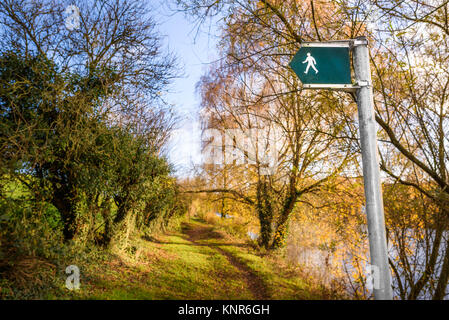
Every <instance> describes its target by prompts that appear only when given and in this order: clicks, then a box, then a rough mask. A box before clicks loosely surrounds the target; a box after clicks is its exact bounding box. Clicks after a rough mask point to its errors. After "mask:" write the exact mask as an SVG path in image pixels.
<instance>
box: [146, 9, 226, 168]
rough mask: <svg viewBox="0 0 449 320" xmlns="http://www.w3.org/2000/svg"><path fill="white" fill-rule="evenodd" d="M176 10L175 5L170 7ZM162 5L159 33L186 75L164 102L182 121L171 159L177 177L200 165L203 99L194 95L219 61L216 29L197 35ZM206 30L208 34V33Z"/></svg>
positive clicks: (189, 24)
mask: <svg viewBox="0 0 449 320" xmlns="http://www.w3.org/2000/svg"><path fill="white" fill-rule="evenodd" d="M170 7H171V8H174V5H170ZM169 9H170V8H169V6H168V5H167V4H166V3H164V2H161V5H160V6H158V7H157V8H155V13H154V16H155V18H156V20H157V21H159V23H160V26H159V31H160V33H161V34H162V35H164V36H165V45H166V46H167V48H168V49H169V50H170V51H171V52H173V53H174V54H175V55H176V56H177V57H178V59H179V62H180V64H181V65H182V66H183V72H182V73H183V76H182V77H180V78H179V79H176V80H175V81H174V82H173V85H172V86H171V90H170V91H171V92H170V93H169V94H167V95H166V96H165V97H164V99H165V100H166V101H167V102H169V103H170V104H173V105H174V110H175V112H176V114H177V115H178V117H179V118H180V122H179V124H178V126H177V129H176V130H175V132H174V133H173V136H172V139H171V142H170V146H169V158H170V161H171V162H172V163H173V164H174V165H175V168H176V170H177V175H178V176H186V175H189V174H191V168H192V164H198V163H200V162H201V154H200V135H201V132H200V128H199V123H198V114H199V110H200V99H199V96H198V95H197V94H196V93H195V86H196V83H197V82H198V81H199V79H200V77H201V75H202V74H203V72H204V71H205V70H206V68H207V66H208V64H209V63H210V62H212V61H214V60H215V59H217V57H218V55H217V50H216V38H215V37H213V36H210V35H209V34H211V33H212V34H216V29H215V26H214V25H212V26H211V28H210V29H209V25H207V29H206V28H203V29H201V30H200V32H197V28H196V25H195V24H194V23H193V22H192V21H189V20H190V19H188V18H186V17H185V16H184V14H182V13H174V12H173V11H170V10H169ZM206 31H207V32H206Z"/></svg>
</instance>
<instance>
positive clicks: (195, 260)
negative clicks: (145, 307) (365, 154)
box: [40, 220, 327, 300]
mask: <svg viewBox="0 0 449 320" xmlns="http://www.w3.org/2000/svg"><path fill="white" fill-rule="evenodd" d="M129 243H130V245H129V246H128V247H127V248H125V249H120V250H119V249H117V248H116V249H112V250H111V251H110V252H105V251H101V250H100V249H98V250H92V252H90V253H89V254H87V255H86V256H85V257H83V256H82V255H80V256H79V257H78V258H74V259H73V260H70V261H67V265H68V264H76V265H78V266H79V267H80V273H81V278H80V283H81V288H80V289H79V290H77V291H69V290H68V289H66V288H65V279H66V275H65V274H64V271H63V269H62V268H61V267H60V268H59V269H62V270H58V271H57V274H56V275H55V276H54V277H53V278H52V279H51V280H49V281H51V282H52V286H49V288H48V290H47V292H45V293H44V294H43V295H40V297H41V298H44V299H200V300H201V299H257V298H258V297H259V298H260V295H259V294H260V292H259V291H258V290H259V289H261V290H262V291H263V292H264V294H265V297H266V298H269V299H323V298H327V296H326V294H325V291H324V290H323V288H320V287H317V286H314V285H311V284H310V282H309V281H306V280H304V279H303V278H301V275H300V273H298V272H297V270H295V269H294V268H292V267H289V266H288V265H285V264H283V263H282V262H281V260H280V259H279V257H277V256H273V255H264V256H262V255H261V254H260V253H258V252H257V251H256V250H254V249H251V247H250V246H248V245H247V244H245V243H244V242H243V241H242V240H238V239H237V240H236V239H235V238H232V237H229V236H228V235H226V234H225V233H223V232H222V231H220V230H218V229H217V228H216V227H215V226H212V225H209V224H206V223H204V222H201V221H194V220H190V221H189V222H186V223H184V224H183V229H182V231H179V232H172V233H168V234H165V235H160V236H157V237H155V238H151V239H142V238H138V239H130V241H129Z"/></svg>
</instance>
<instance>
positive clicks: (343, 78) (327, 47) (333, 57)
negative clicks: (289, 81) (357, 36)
mask: <svg viewBox="0 0 449 320" xmlns="http://www.w3.org/2000/svg"><path fill="white" fill-rule="evenodd" d="M289 65H290V67H291V68H292V69H293V71H295V73H296V74H297V75H298V77H299V79H300V80H301V82H302V83H303V84H304V85H307V84H312V85H315V84H316V85H318V84H319V85H350V84H351V68H350V64H349V44H348V43H347V42H343V43H326V42H321V43H319V42H315V43H312V42H310V43H304V44H302V46H301V48H300V49H299V50H298V52H297V53H296V55H295V56H294V57H293V60H292V61H291V62H290V64H289ZM321 87H326V86H321ZM329 87H330V88H331V87H332V86H329Z"/></svg>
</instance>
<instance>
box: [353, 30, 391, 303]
mask: <svg viewBox="0 0 449 320" xmlns="http://www.w3.org/2000/svg"><path fill="white" fill-rule="evenodd" d="M353 62H354V73H355V78H356V81H357V84H358V85H359V86H360V88H359V89H357V90H356V96H357V109H358V113H359V130H360V142H361V147H362V163H363V184H364V187H365V199H366V215H367V218H368V236H369V247H370V257H371V265H372V266H374V267H375V268H376V269H377V270H378V275H377V276H378V286H374V288H373V290H374V298H375V299H376V300H391V299H393V293H392V288H391V274H390V267H389V265H388V248H387V240H386V235H385V219H384V207H383V199H382V189H381V181H380V170H379V155H378V149H377V134H376V121H375V118H374V100H373V89H372V83H371V72H370V64H369V52H368V41H367V40H366V38H365V37H359V38H357V39H356V40H355V41H354V49H353Z"/></svg>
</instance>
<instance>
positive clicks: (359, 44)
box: [290, 37, 393, 300]
mask: <svg viewBox="0 0 449 320" xmlns="http://www.w3.org/2000/svg"><path fill="white" fill-rule="evenodd" d="M350 49H352V50H353V64H354V73H355V78H356V85H353V84H352V83H351V76H350V74H351V71H350V64H349V50H350ZM290 67H291V68H292V69H293V71H295V73H296V74H297V75H298V77H299V79H300V80H301V82H302V83H303V88H304V89H328V90H338V91H348V92H355V93H356V97H357V108H358V114H359V129H360V140H361V147H362V164H363V182H364V188H365V199H366V214H367V220H368V234H369V235H368V237H369V247H370V257H371V266H370V268H369V269H370V270H371V271H372V272H373V274H372V275H370V279H373V278H374V283H375V285H374V286H373V291H374V298H375V299H376V300H391V299H393V292H392V287H391V274H390V268H389V265H388V249H387V240H386V234H385V219H384V209H383V199H382V189H381V181H380V170H379V157H378V150H377V137H376V122H375V118H374V101H373V91H372V90H373V89H372V83H371V72H370V64H369V52H368V41H367V39H366V37H359V38H357V39H355V40H345V41H333V42H315V43H305V44H302V46H301V49H300V50H299V51H298V52H297V54H296V55H295V57H294V58H293V60H292V61H291V62H290Z"/></svg>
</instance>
